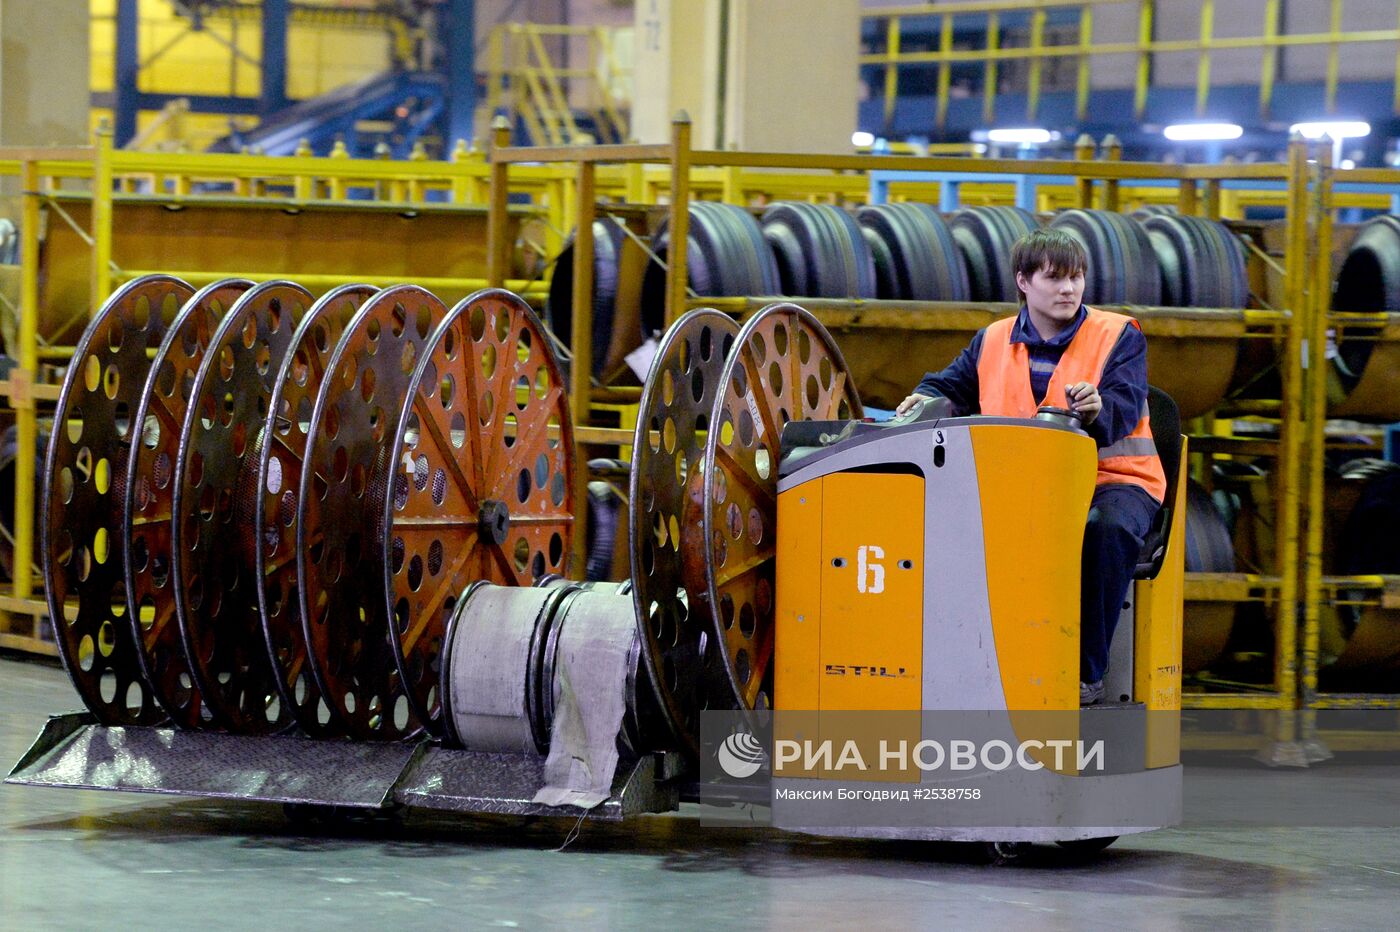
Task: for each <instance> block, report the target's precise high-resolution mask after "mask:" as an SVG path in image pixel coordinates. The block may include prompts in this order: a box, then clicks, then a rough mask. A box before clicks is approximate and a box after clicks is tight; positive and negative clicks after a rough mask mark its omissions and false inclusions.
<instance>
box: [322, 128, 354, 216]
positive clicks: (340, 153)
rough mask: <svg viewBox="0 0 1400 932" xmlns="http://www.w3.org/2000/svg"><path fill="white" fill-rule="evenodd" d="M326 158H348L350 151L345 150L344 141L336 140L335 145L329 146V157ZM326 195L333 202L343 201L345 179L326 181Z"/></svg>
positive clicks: (334, 178) (333, 178) (335, 178)
mask: <svg viewBox="0 0 1400 932" xmlns="http://www.w3.org/2000/svg"><path fill="white" fill-rule="evenodd" d="M326 157H327V158H331V159H348V158H350V150H349V149H347V148H345V140H343V139H337V140H336V141H335V145H333V146H331V152H330V155H328V156H326ZM326 195H327V196H328V197H329V198H330V199H331V200H333V201H343V200H345V179H344V178H337V177H332V178H329V179H327V181H326Z"/></svg>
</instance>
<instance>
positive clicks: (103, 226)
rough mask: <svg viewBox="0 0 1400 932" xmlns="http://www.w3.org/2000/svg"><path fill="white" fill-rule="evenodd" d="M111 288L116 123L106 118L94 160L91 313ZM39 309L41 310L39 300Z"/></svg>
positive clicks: (94, 152) (100, 126)
mask: <svg viewBox="0 0 1400 932" xmlns="http://www.w3.org/2000/svg"><path fill="white" fill-rule="evenodd" d="M36 190H37V189H36ZM37 235H38V234H37V232H36V234H35V236H36V237H37ZM111 292H112V127H111V124H109V123H108V122H107V121H106V120H103V121H102V123H101V124H99V125H98V127H97V146H96V148H95V149H94V151H93V163H92V289H91V291H89V292H88V313H89V314H95V313H97V309H98V308H99V307H101V306H102V302H103V301H106V300H107V295H109V294H111ZM35 313H36V314H37V313H38V307H37V300H36V306H35Z"/></svg>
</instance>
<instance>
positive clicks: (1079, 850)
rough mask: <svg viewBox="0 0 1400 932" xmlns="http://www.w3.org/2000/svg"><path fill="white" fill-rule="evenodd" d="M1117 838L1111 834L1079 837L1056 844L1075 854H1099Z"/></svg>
mask: <svg viewBox="0 0 1400 932" xmlns="http://www.w3.org/2000/svg"><path fill="white" fill-rule="evenodd" d="M1117 840H1118V836H1117V835H1110V836H1108V837H1107V838H1077V839H1075V840H1074V841H1057V842H1055V844H1057V845H1059V846H1060V847H1061V848H1064V849H1065V850H1066V851H1069V852H1071V853H1073V854H1098V853H1099V852H1100V851H1102V850H1103V849H1105V848H1107V847H1108V846H1109V845H1111V844H1113V843H1114V842H1115V841H1117Z"/></svg>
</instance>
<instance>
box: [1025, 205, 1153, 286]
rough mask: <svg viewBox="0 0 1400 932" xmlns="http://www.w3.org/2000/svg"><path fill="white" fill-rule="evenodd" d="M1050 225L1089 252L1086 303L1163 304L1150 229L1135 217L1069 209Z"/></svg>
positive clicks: (1111, 212) (1106, 211)
mask: <svg viewBox="0 0 1400 932" xmlns="http://www.w3.org/2000/svg"><path fill="white" fill-rule="evenodd" d="M1050 226H1051V228H1052V229H1056V230H1062V231H1063V232H1065V233H1068V234H1069V235H1070V236H1072V237H1074V238H1075V239H1077V240H1078V241H1079V243H1080V245H1082V246H1083V247H1084V251H1085V252H1086V253H1088V255H1089V269H1088V273H1087V274H1086V275H1085V277H1084V278H1085V280H1084V301H1085V303H1087V304H1108V305H1117V304H1145V305H1158V304H1161V303H1162V275H1161V271H1160V270H1159V269H1158V267H1157V254H1156V252H1154V251H1153V249H1152V241H1151V240H1150V239H1149V238H1148V236H1147V232H1146V231H1145V230H1144V229H1143V228H1142V226H1141V224H1139V223H1138V222H1137V221H1136V220H1134V219H1133V218H1132V217H1129V216H1127V215H1125V214H1119V213H1114V212H1113V211H1108V210H1078V209H1076V210H1066V211H1064V212H1063V213H1060V214H1058V215H1056V217H1055V219H1054V220H1052V221H1050Z"/></svg>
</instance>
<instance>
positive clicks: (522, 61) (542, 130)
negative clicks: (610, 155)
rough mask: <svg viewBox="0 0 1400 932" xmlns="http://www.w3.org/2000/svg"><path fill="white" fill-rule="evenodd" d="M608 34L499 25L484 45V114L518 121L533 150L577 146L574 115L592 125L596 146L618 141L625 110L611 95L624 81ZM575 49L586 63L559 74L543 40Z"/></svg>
mask: <svg viewBox="0 0 1400 932" xmlns="http://www.w3.org/2000/svg"><path fill="white" fill-rule="evenodd" d="M614 32H615V31H614V30H611V29H607V28H604V27H601V26H560V25H552V24H537V23H502V24H500V25H498V26H496V27H495V28H494V29H492V30H491V35H490V39H489V43H488V46H487V96H486V106H487V109H488V110H489V111H490V112H491V113H493V114H499V113H503V112H504V113H506V114H507V115H508V116H510V117H512V119H511V122H512V123H514V122H515V119H514V117H518V118H519V120H520V122H521V123H523V124H524V126H525V129H526V131H527V132H528V133H529V134H530V138H531V139H532V140H533V141H535V142H536V143H537V144H539V145H555V146H557V145H566V144H569V143H576V142H578V141H580V139H581V136H582V133H581V131H580V129H579V125H578V119H577V116H576V114H577V113H580V112H582V113H587V114H588V115H589V116H590V118H591V119H592V121H593V127H594V136H595V141H597V142H614V143H615V142H623V141H625V140H626V139H627V132H628V119H627V111H628V103H627V101H626V100H625V99H623V97H622V96H621V95H620V93H619V90H618V89H619V88H620V87H623V86H625V83H626V81H627V80H628V79H629V77H630V71H628V70H627V69H626V68H624V67H623V65H622V64H621V61H620V58H619V56H618V54H617V48H616V46H615V37H614ZM550 39H554V40H558V41H562V42H564V43H572V44H573V45H575V46H576V45H577V44H578V42H577V41H576V40H582V44H583V46H584V54H585V55H586V56H587V61H586V63H585V64H583V65H582V66H577V67H575V66H570V67H564V66H561V65H559V64H557V63H556V62H555V61H554V59H553V57H552V56H551V55H550V53H549V47H548V40H550Z"/></svg>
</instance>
